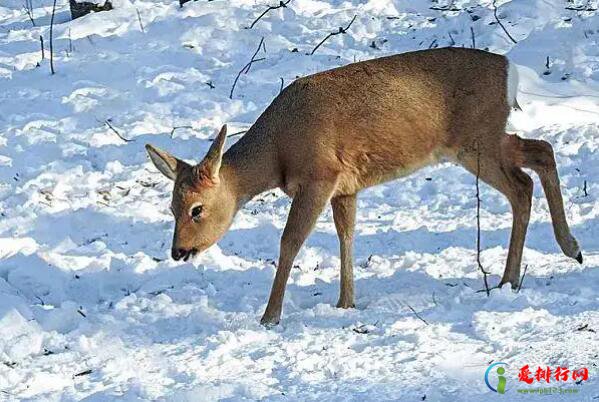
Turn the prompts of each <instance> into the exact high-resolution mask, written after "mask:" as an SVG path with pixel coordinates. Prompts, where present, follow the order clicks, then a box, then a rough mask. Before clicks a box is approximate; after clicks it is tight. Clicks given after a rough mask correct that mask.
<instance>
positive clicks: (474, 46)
mask: <svg viewBox="0 0 599 402" xmlns="http://www.w3.org/2000/svg"><path fill="white" fill-rule="evenodd" d="M470 37H471V38H472V49H476V39H475V37H474V28H472V27H470Z"/></svg>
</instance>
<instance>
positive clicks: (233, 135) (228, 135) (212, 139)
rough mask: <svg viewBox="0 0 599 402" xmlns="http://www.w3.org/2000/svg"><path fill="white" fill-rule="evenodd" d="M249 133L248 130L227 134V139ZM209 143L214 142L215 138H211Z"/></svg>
mask: <svg viewBox="0 0 599 402" xmlns="http://www.w3.org/2000/svg"><path fill="white" fill-rule="evenodd" d="M247 132H248V131H247V130H241V131H237V132H235V133H231V134H227V138H231V137H237V136H238V135H242V134H245V133H247ZM208 141H210V142H212V141H214V138H210V139H209V140H208Z"/></svg>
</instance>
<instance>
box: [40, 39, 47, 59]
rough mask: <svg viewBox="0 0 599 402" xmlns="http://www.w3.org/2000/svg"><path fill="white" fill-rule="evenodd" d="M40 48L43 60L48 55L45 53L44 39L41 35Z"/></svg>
mask: <svg viewBox="0 0 599 402" xmlns="http://www.w3.org/2000/svg"><path fill="white" fill-rule="evenodd" d="M40 48H41V50H42V60H44V59H45V58H46V54H45V53H44V37H43V36H42V35H40Z"/></svg>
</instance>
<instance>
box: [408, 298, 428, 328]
mask: <svg viewBox="0 0 599 402" xmlns="http://www.w3.org/2000/svg"><path fill="white" fill-rule="evenodd" d="M404 304H405V305H406V306H407V307H408V308H409V309H410V310H412V313H414V315H415V316H416V317H417V318H418V319H419V320H420V321H422V322H423V323H425V324H426V325H428V322H426V320H425V319H424V318H422V317H421V316H420V314H418V312H416V310H414V309H413V308H412V306H410V305H409V304H408V303H404Z"/></svg>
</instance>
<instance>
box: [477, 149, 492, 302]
mask: <svg viewBox="0 0 599 402" xmlns="http://www.w3.org/2000/svg"><path fill="white" fill-rule="evenodd" d="M476 264H477V265H478V268H479V269H480V271H481V272H482V273H483V281H484V283H485V291H486V292H487V296H489V295H490V293H491V292H490V290H489V282H488V281H487V276H488V275H489V273H488V272H487V271H485V269H484V268H483V265H482V264H481V262H480V142H479V141H476Z"/></svg>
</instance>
